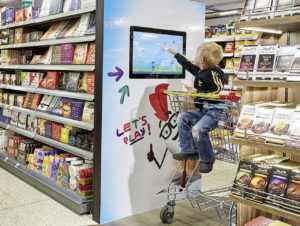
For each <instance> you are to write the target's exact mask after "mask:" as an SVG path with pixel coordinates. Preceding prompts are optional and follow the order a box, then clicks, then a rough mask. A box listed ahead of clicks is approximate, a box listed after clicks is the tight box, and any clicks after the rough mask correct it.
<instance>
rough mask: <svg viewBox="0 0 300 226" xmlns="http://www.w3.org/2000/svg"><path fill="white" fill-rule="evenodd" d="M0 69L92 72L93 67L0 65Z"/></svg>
mask: <svg viewBox="0 0 300 226" xmlns="http://www.w3.org/2000/svg"><path fill="white" fill-rule="evenodd" d="M0 69H12V70H17V69H19V70H38V71H48V70H49V71H50V70H53V71H54V70H55V71H94V70H95V65H81V64H69V65H61V64H59V65H56V64H33V65H0Z"/></svg>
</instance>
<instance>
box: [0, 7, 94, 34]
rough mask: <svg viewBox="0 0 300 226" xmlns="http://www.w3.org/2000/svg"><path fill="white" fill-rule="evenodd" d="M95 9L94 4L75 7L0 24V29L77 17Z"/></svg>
mask: <svg viewBox="0 0 300 226" xmlns="http://www.w3.org/2000/svg"><path fill="white" fill-rule="evenodd" d="M95 10H96V5H95V6H92V7H88V8H85V9H77V10H73V11H69V12H65V13H58V14H54V15H51V16H44V17H39V18H37V19H32V20H28V21H24V22H20V23H11V24H7V25H4V26H0V30H3V29H8V28H13V27H25V26H35V25H39V24H43V23H48V22H53V21H58V20H66V19H71V18H74V17H78V16H79V15H81V14H84V13H89V12H93V11H95Z"/></svg>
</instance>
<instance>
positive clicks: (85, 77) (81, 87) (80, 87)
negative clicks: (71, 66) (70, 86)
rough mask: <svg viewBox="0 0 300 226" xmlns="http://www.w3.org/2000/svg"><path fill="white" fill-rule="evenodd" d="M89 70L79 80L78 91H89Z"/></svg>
mask: <svg viewBox="0 0 300 226" xmlns="http://www.w3.org/2000/svg"><path fill="white" fill-rule="evenodd" d="M89 75H90V74H89V72H84V73H83V75H82V77H81V78H80V80H79V82H78V91H80V92H87V83H88V77H89Z"/></svg>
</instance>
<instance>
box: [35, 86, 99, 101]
mask: <svg viewBox="0 0 300 226" xmlns="http://www.w3.org/2000/svg"><path fill="white" fill-rule="evenodd" d="M34 92H35V93H40V94H46V95H53V96H58V97H68V98H74V99H80V100H88V101H93V100H94V98H95V97H94V95H93V94H88V93H78V92H68V91H63V90H52V89H42V88H36V89H35V90H34Z"/></svg>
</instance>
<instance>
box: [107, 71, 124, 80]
mask: <svg viewBox="0 0 300 226" xmlns="http://www.w3.org/2000/svg"><path fill="white" fill-rule="evenodd" d="M115 69H116V70H117V72H108V74H107V75H108V76H109V77H115V76H117V77H116V82H117V81H119V80H120V78H122V76H123V70H122V69H121V68H119V67H115Z"/></svg>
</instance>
